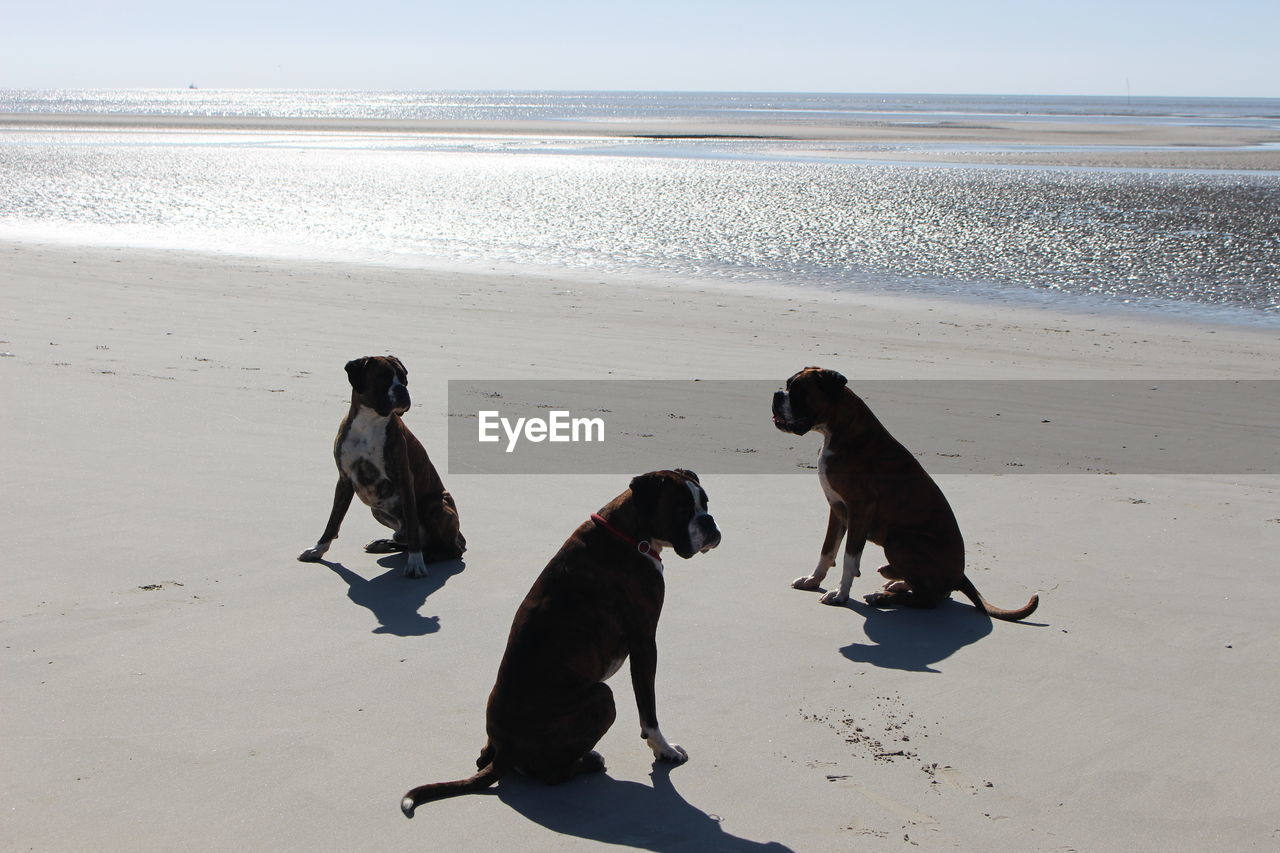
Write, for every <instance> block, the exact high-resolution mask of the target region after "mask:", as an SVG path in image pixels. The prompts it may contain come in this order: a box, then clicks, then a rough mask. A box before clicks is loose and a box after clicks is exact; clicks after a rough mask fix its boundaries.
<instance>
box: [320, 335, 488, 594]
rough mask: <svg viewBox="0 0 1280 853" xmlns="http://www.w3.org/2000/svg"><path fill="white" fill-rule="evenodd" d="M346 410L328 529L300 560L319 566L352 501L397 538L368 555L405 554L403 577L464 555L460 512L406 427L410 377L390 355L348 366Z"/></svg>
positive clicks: (337, 442)
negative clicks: (404, 419)
mask: <svg viewBox="0 0 1280 853" xmlns="http://www.w3.org/2000/svg"><path fill="white" fill-rule="evenodd" d="M346 370H347V379H348V381H349V382H350V383H351V408H350V409H349V410H348V411H347V416H346V417H345V418H343V420H342V423H341V425H340V426H339V427H338V437H337V438H336V439H334V442H333V457H334V460H335V461H336V462H337V463H338V485H337V487H336V488H335V489H334V493H333V509H332V510H330V512H329V523H328V524H327V525H325V528H324V533H322V534H320V540H319V541H318V542H316V544H315V546H314V547H312V548H308V549H307V550H305V551H303V552H302V553H301V554H299V555H298V559H299V560H301V561H302V562H304V563H315V562H319V561H320V559H321V558H322V557H324V555H325V552H326V551H328V550H329V545H330V543H332V542H333V540H334V539H337V538H338V529H339V528H340V527H341V526H342V519H343V517H344V516H346V514H347V509H348V508H349V507H350V506H351V499H352V498H353V497H355V496H357V495H359V497H360V500H361V501H362V502H363V503H364V504H365V505H367V506H368V507H369V509H370V510H372V511H373V517H374V518H375V519H377V520H378V522H379V523H380V524H383V525H385V526H386V527H389V528H391V529H392V530H393V531H395V533H394V534H393V535H392V537H391V538H390V539H375V540H374V541H372V542H370V543H369V544H368V545H365V546H364V550H365V551H367V552H368V553H370V554H389V553H393V552H396V551H406V552H408V561H407V562H406V563H405V567H404V573H405V576H406V577H411V578H420V577H424V576H425V575H426V574H427V563H431V562H436V561H438V560H451V559H454V558H456V557H460V556H462V552H463V551H465V550H466V548H467V540H466V539H464V538H463V536H462V533H461V532H460V531H459V529H458V508H457V506H455V505H454V502H453V496H452V495H450V494H449V492H448V491H447V490H446V489H445V487H444V483H443V482H442V481H441V480H440V475H439V474H438V473H437V472H436V468H435V466H434V465H432V464H431V459H430V458H429V457H428V456H427V451H426V450H425V449H424V448H423V446H422V443H421V442H420V441H418V439H417V438H416V437H415V436H414V434H413V433H412V432H410V431H409V428H408V427H407V426H405V424H404V421H403V420H401V416H402V415H404V413H405V412H407V411H409V406H410V401H409V385H408V383H409V372H408V371H407V370H405V367H404V365H403V364H402V363H401V362H400V359H398V358H396V357H395V356H368V357H365V358H357V359H354V360H352V361H349V362H347V366H346Z"/></svg>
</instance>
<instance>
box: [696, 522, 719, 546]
mask: <svg viewBox="0 0 1280 853" xmlns="http://www.w3.org/2000/svg"><path fill="white" fill-rule="evenodd" d="M698 532H699V533H700V534H701V539H702V551H703V552H706V551H710V550H711V549H712V548H714V547H716V546H717V545H719V544H720V528H718V527H716V520H715V519H714V518H712V517H711V516H710V515H709V514H708V515H703V516H701V517H699V518H698Z"/></svg>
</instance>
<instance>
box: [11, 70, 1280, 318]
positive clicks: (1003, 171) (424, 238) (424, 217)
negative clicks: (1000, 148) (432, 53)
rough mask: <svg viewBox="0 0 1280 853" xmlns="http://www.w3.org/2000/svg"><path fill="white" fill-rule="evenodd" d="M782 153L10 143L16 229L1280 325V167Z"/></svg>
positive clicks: (855, 114)
mask: <svg viewBox="0 0 1280 853" xmlns="http://www.w3.org/2000/svg"><path fill="white" fill-rule="evenodd" d="M6 112H7V113H93V114H117V115H119V114H130V115H198V116H261V117H275V118H290V117H298V118H322V117H332V118H347V119H377V118H392V119H444V120H472V119H474V120H489V121H504V120H522V119H525V120H541V121H556V120H565V121H569V120H573V121H593V120H600V121H605V120H607V121H612V122H617V121H626V120H629V119H631V120H639V119H694V120H712V121H717V122H721V123H729V124H732V123H734V122H744V123H745V122H751V123H753V124H759V123H761V122H766V123H770V124H776V125H778V126H780V127H786V126H788V125H791V126H795V125H803V124H805V123H832V122H838V121H840V120H843V119H847V120H865V119H867V118H868V117H871V118H875V117H882V118H885V119H886V120H889V119H892V120H904V119H906V120H914V119H919V120H921V121H927V120H935V119H941V118H949V119H968V120H975V119H991V120H1001V121H1010V120H1015V121H1016V120H1035V121H1054V120H1079V119H1080V118H1082V117H1084V118H1088V119H1089V120H1090V121H1103V122H1107V121H1117V122H1118V121H1123V122H1126V123H1134V122H1140V123H1148V124H1159V125H1176V124H1206V123H1212V124H1229V125H1233V126H1240V127H1251V128H1276V127H1278V126H1280V100H1257V99H1252V100H1243V99H1167V98H1132V99H1129V98H1125V97H1118V98H1067V97H1061V98H1059V97H1038V98H1029V97H1025V96H1007V97H1001V96H981V97H977V96H938V95H918V96H916V95H828V94H814V95H804V94H786V95H778V94H751V93H741V94H725V93H714V94H699V93H681V94H672V93H592V92H563V93H545V92H469V93H440V92H321V91H279V90H272V91H220V90H205V89H182V90H146V91H140V90H129V91H106V90H95V91H65V90H59V91H13V90H9V91H4V90H0V113H6ZM839 147H840V146H838V145H833V144H831V143H823V145H822V148H823V149H824V150H823V151H822V152H821V156H816V154H817V152H815V150H814V146H813V145H812V144H804V143H794V144H788V143H780V142H776V141H768V142H765V141H760V140H748V139H741V140H725V139H715V140H644V141H638V140H619V139H606V138H569V137H557V136H541V137H529V136H519V137H502V136H465V135H457V136H450V137H442V136H427V135H421V134H411V133H391V132H377V131H374V130H370V131H369V132H367V133H366V132H341V133H339V132H323V131H311V130H304V129H298V130H271V131H249V130H214V129H209V130H176V129H165V128H160V127H150V128H149V127H147V126H146V125H145V123H140V126H139V127H136V128H129V129H110V128H105V129H104V128H95V129H87V128H66V127H63V128H49V129H38V128H18V127H14V126H11V127H7V128H3V129H0V237H9V238H15V239H42V240H62V241H78V242H91V243H108V244H119V245H140V246H166V247H186V248H192V249H201V250H214V251H226V252H237V253H249V254H252V253H267V254H275V255H285V256H302V257H324V258H336V259H352V260H365V261H385V262H391V263H396V264H401V265H410V266H414V265H419V266H430V265H432V264H440V263H458V262H463V263H470V262H477V263H489V264H517V265H526V266H531V267H532V266H537V267H551V268H559V269H565V268H576V269H585V270H590V271H593V272H599V273H601V274H608V273H610V272H619V273H621V272H642V273H644V272H649V273H655V272H656V273H670V274H674V275H679V276H682V277H694V278H698V277H702V278H715V279H718V280H722V281H728V282H733V281H771V282H779V283H783V284H791V285H797V286H813V287H834V288H842V289H853V290H875V291H891V292H904V291H905V292H913V293H923V294H929V295H949V296H959V297H965V298H976V299H990V300H1001V301H1013V302H1017V301H1038V302H1049V303H1051V304H1062V305H1068V306H1072V307H1091V306H1092V307H1098V306H1101V307H1104V308H1105V307H1108V306H1112V307H1118V306H1126V307H1127V309H1133V308H1138V309H1144V310H1150V311H1159V312H1176V313H1182V314H1189V315H1191V316H1202V317H1214V318H1215V319H1226V320H1237V321H1242V322H1255V323H1264V324H1272V323H1274V322H1277V321H1280V173H1276V172H1221V171H1215V172H1210V171H1193V170H1127V169H1053V168H1044V167H998V168H997V167H980V166H958V165H954V164H951V165H947V164H924V163H910V162H897V163H895V162H872V161H866V160H863V161H859V160H858V159H857V156H856V155H857V151H856V150H855V149H854V148H852V147H851V148H849V150H847V151H844V152H843V153H841V152H840V151H835V154H836V155H837V156H832V155H833V151H832V149H833V148H834V149H838V148H839Z"/></svg>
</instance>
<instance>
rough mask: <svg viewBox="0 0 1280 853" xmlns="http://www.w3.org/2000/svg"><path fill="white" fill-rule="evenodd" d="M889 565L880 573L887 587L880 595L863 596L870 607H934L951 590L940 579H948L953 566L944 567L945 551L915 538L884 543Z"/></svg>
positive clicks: (945, 560) (946, 559)
mask: <svg viewBox="0 0 1280 853" xmlns="http://www.w3.org/2000/svg"><path fill="white" fill-rule="evenodd" d="M884 555H885V556H886V557H888V558H889V565H887V566H883V567H881V569H880V574H881V575H882V576H884V578H885V579H886V581H887V583H885V585H884V589H882V590H881V591H880V592H873V593H871V594H870V595H867V596H865V599H866V602H867V604H870V605H871V606H873V607H922V608H930V607H937V606H938V605H939V604H941V603H942V602H943V601H944V600H945V599H946V598H947V597H948V596H949V595H951V587H950V585H949V584H947V583H946V582H945V581H944V580H942V579H943V578H947V577H950V574H951V572H953V571H954V566H947V565H944V563H946V562H948V556H947V554H946V552H945V550H943V549H940V548H937V547H936V546H934V544H933V543H932V542H927V541H926V542H923V543H922V542H921V541H920V539H919V538H918V537H914V536H913V537H900V538H897V539H889V540H887V541H886V542H885V543H884Z"/></svg>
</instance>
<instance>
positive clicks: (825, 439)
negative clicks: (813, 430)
mask: <svg viewBox="0 0 1280 853" xmlns="http://www.w3.org/2000/svg"><path fill="white" fill-rule="evenodd" d="M830 460H831V436H830V435H828V434H827V433H825V432H823V433H822V450H821V451H820V452H819V453H818V482H819V483H821V484H822V493H823V494H824V495H826V496H827V503H829V504H837V503H841V499H840V495H838V494H836V490H835V489H833V488H831V481H830V480H828V479H827V465H828V464H829V462H830Z"/></svg>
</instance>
